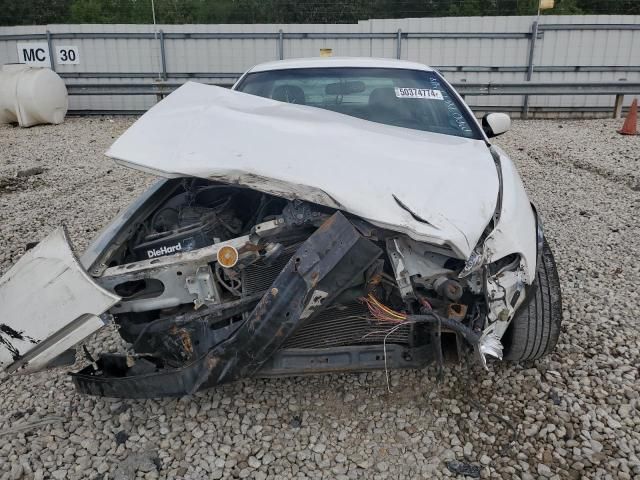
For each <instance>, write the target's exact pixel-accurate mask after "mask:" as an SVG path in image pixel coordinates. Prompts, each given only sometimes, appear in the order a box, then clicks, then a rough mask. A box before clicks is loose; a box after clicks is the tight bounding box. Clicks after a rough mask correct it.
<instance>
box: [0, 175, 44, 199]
mask: <svg viewBox="0 0 640 480" xmlns="http://www.w3.org/2000/svg"><path fill="white" fill-rule="evenodd" d="M44 185H45V182H44V180H42V179H41V178H39V177H35V176H30V177H0V195H5V194H9V193H16V192H21V191H24V190H33V189H34V188H40V187H43V186H44Z"/></svg>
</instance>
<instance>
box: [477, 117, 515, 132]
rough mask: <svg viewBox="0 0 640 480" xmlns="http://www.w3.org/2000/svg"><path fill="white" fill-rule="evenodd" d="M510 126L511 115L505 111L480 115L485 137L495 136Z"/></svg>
mask: <svg viewBox="0 0 640 480" xmlns="http://www.w3.org/2000/svg"><path fill="white" fill-rule="evenodd" d="M510 128H511V117H509V115H507V114H506V113H487V114H486V115H485V116H484V117H482V129H483V130H484V133H486V134H487V137H489V138H491V137H497V136H498V135H502V134H503V133H504V132H506V131H507V130H509V129H510Z"/></svg>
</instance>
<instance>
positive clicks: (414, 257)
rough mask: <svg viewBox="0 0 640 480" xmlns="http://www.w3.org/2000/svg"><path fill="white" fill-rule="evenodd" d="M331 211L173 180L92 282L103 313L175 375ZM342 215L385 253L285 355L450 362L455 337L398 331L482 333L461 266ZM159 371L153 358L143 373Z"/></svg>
mask: <svg viewBox="0 0 640 480" xmlns="http://www.w3.org/2000/svg"><path fill="white" fill-rule="evenodd" d="M334 213H335V210H334V209H331V208H328V207H323V206H318V205H314V204H311V203H308V202H302V201H298V200H286V199H283V198H281V197H276V196H273V195H269V194H266V193H262V192H258V191H255V190H252V189H249V188H245V187H239V186H234V185H226V184H217V183H215V182H208V181H205V180H201V179H193V178H188V179H182V180H181V182H180V186H179V187H178V188H177V189H176V190H175V191H174V192H173V194H172V195H171V196H170V197H169V198H168V199H167V200H166V201H164V202H163V203H162V204H161V205H159V206H157V208H155V209H154V211H152V212H151V213H150V214H149V215H148V216H147V217H146V218H144V219H142V221H140V222H139V223H138V224H137V226H136V228H135V230H134V232H133V234H132V235H130V238H129V239H128V241H127V242H124V243H123V245H122V246H121V247H120V248H119V249H118V250H117V251H115V252H113V254H112V255H111V257H110V258H109V260H108V268H107V269H106V270H105V271H104V272H103V273H102V274H101V275H100V276H98V277H97V280H98V282H99V284H100V285H101V286H103V287H104V288H106V289H107V290H109V291H111V292H113V293H115V294H117V295H119V296H120V297H121V298H122V301H121V302H119V303H118V304H117V305H115V306H114V307H113V308H112V309H111V311H110V314H112V315H113V319H114V321H115V323H116V324H117V325H118V326H119V331H120V334H121V336H122V337H123V338H124V339H125V340H126V341H127V342H129V343H130V344H131V350H132V353H133V354H134V355H145V356H148V355H151V356H153V358H155V359H158V358H159V359H161V361H162V364H163V365H166V366H171V367H178V366H181V365H185V364H186V363H188V362H190V361H193V360H194V359H195V358H198V357H199V356H201V355H204V354H206V352H207V351H209V350H210V349H211V348H212V347H213V346H215V345H216V344H219V343H220V342H223V341H224V340H226V339H228V338H229V337H230V336H231V335H233V333H234V332H235V331H236V329H237V328H238V327H239V326H240V325H241V324H242V323H243V322H246V320H247V318H248V316H249V315H250V313H251V312H252V311H253V309H254V308H255V307H256V305H257V304H258V302H259V301H260V299H261V298H262V297H263V296H264V294H265V292H267V291H268V290H269V288H270V286H271V284H272V282H273V281H274V280H275V279H276V278H277V276H278V274H279V273H280V271H281V270H282V269H283V268H284V266H285V265H286V264H287V263H288V262H289V261H290V259H291V257H292V256H293V255H294V254H295V252H296V250H297V249H298V248H299V247H300V245H301V244H302V243H303V242H304V241H305V240H306V239H307V238H309V236H310V235H311V234H312V233H313V232H314V231H315V230H316V229H318V227H319V226H320V225H321V224H322V223H323V222H324V221H326V220H327V219H328V218H329V217H330V216H331V215H333V214H334ZM345 215H346V216H347V218H348V219H349V221H350V222H351V223H352V224H353V225H354V227H355V228H356V229H357V230H358V232H359V234H360V235H362V236H363V237H364V238H366V239H367V240H369V241H370V242H372V243H374V244H375V245H376V246H377V247H378V248H380V250H381V252H383V254H382V255H381V256H380V257H379V258H377V259H376V260H375V261H374V262H373V263H372V265H371V266H370V267H369V268H368V269H367V271H365V272H363V273H362V274H361V275H359V276H358V277H357V278H356V279H354V280H353V282H352V284H350V285H348V288H345V289H344V290H343V291H342V292H341V293H340V295H339V296H337V297H336V298H335V299H334V300H333V301H332V302H331V304H330V305H324V307H325V308H324V310H323V312H322V313H321V314H320V315H318V316H316V317H315V318H310V320H309V321H308V322H305V323H304V324H303V325H302V326H301V327H300V328H299V330H298V331H297V332H295V333H294V334H293V335H292V336H291V337H290V338H288V339H287V340H286V342H285V343H284V345H283V348H333V347H338V346H358V345H373V344H381V343H386V342H387V341H388V342H389V343H394V344H399V345H404V346H407V347H416V346H421V345H425V344H429V343H434V342H437V343H438V344H439V345H440V344H442V343H443V342H444V343H446V344H447V348H448V349H449V350H453V353H454V354H456V353H459V352H458V351H459V349H460V348H461V347H462V345H461V344H460V343H459V342H457V341H456V339H457V336H456V335H455V333H453V332H448V331H447V329H446V328H445V329H444V330H442V329H438V331H434V329H433V328H432V327H431V326H427V325H413V324H410V323H409V322H406V319H407V317H408V316H409V315H416V314H424V313H435V314H437V315H439V316H440V317H441V318H444V319H448V320H451V321H454V322H457V323H459V324H460V325H462V326H464V327H465V328H468V329H469V330H470V331H473V332H476V333H478V334H479V333H480V332H481V331H482V329H483V327H484V321H485V318H486V315H487V310H486V304H485V302H484V297H483V288H482V278H481V276H480V275H477V274H472V275H469V276H466V277H465V278H460V273H461V272H462V270H463V269H464V267H465V261H464V260H462V259H459V258H455V257H454V256H451V252H447V251H446V250H445V249H443V248H442V247H438V246H433V247H430V246H429V245H426V244H424V243H420V242H416V241H414V240H412V239H410V238H409V237H407V236H405V235H401V234H398V233H397V232H392V231H388V230H385V229H381V228H378V227H374V226H373V225H371V224H369V223H368V222H366V221H364V220H362V219H360V218H357V217H354V216H350V215H349V214H345ZM447 253H448V254H449V255H447ZM449 333H450V334H451V335H450V338H449V339H447V340H443V338H444V337H447V336H448V334H449ZM445 350H446V349H445ZM438 351H440V350H438ZM446 354H447V352H445V353H444V354H443V353H440V355H441V356H442V355H446ZM440 360H442V358H441V359H440ZM145 362H147V363H148V362H149V360H145V361H144V362H142V363H143V364H144V363H145ZM137 364H138V365H139V364H140V362H137ZM157 366H158V362H157V361H156V360H154V361H153V362H152V363H151V364H148V365H147V367H148V368H156V367H157Z"/></svg>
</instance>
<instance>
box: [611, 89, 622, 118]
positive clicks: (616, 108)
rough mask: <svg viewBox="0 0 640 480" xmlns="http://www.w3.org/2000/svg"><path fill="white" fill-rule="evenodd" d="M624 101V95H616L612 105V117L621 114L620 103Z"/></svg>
mask: <svg viewBox="0 0 640 480" xmlns="http://www.w3.org/2000/svg"><path fill="white" fill-rule="evenodd" d="M623 102H624V95H620V94H618V95H616V103H614V105H613V118H620V117H621V116H622V103H623Z"/></svg>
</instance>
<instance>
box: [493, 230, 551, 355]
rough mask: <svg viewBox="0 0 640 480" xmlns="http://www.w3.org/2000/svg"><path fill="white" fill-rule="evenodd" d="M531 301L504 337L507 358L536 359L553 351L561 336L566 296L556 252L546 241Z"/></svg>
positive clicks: (514, 320) (514, 318)
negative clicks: (557, 267)
mask: <svg viewBox="0 0 640 480" xmlns="http://www.w3.org/2000/svg"><path fill="white" fill-rule="evenodd" d="M541 257H542V258H541V261H540V262H538V263H539V265H538V271H537V273H536V283H535V284H534V285H533V290H532V293H533V294H532V295H531V297H530V300H529V303H528V304H526V305H524V306H522V307H521V308H520V310H518V312H517V313H516V315H515V316H514V317H513V320H512V321H511V325H509V329H508V330H507V332H506V333H505V336H504V341H503V343H504V346H505V355H504V359H505V360H510V361H514V362H520V361H526V360H536V359H538V358H540V357H543V356H544V355H546V354H547V353H549V352H551V351H552V350H553V349H554V347H555V346H556V343H557V342H558V336H559V335H560V323H561V322H562V296H561V293H560V279H559V278H558V270H557V269H556V262H555V260H554V258H553V252H552V251H551V248H550V247H549V244H548V243H547V240H546V239H545V240H544V245H543V248H542V255H541Z"/></svg>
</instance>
